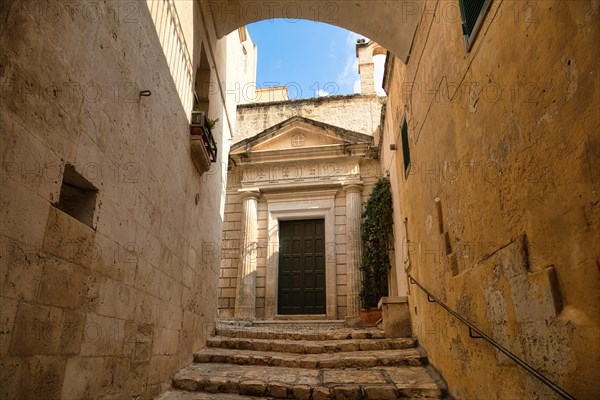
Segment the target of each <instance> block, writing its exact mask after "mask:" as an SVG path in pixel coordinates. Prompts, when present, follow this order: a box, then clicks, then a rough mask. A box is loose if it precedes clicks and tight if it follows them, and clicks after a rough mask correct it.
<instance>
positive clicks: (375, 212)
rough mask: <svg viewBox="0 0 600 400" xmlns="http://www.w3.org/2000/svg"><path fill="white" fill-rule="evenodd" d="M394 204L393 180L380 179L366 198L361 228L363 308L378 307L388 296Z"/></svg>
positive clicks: (361, 294)
mask: <svg viewBox="0 0 600 400" xmlns="http://www.w3.org/2000/svg"><path fill="white" fill-rule="evenodd" d="M392 214H393V205H392V192H391V185H390V180H389V178H387V177H384V178H381V179H379V180H378V181H377V183H376V184H375V186H374V187H373V191H372V192H371V195H370V196H369V199H368V200H367V204H366V206H365V210H364V211H363V213H362V217H363V218H364V221H363V224H362V228H361V238H362V246H363V248H362V259H361V265H360V270H361V272H362V289H361V292H360V296H361V300H362V305H363V308H366V309H368V308H375V307H377V302H378V301H379V299H380V298H381V297H383V296H387V295H388V273H389V270H390V268H391V265H390V258H389V252H390V250H391V248H392V239H393V219H392Z"/></svg>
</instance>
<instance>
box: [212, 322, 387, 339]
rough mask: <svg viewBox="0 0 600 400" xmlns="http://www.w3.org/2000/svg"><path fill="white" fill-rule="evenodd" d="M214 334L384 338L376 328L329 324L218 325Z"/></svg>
mask: <svg viewBox="0 0 600 400" xmlns="http://www.w3.org/2000/svg"><path fill="white" fill-rule="evenodd" d="M216 336H224V337H229V338H239V339H268V340H349V339H385V336H384V333H383V331H381V330H379V329H377V328H370V329H350V328H337V327H331V326H315V327H303V328H298V327H296V326H287V325H284V326H281V327H245V326H238V327H234V326H228V327H226V326H223V325H218V326H217V329H216Z"/></svg>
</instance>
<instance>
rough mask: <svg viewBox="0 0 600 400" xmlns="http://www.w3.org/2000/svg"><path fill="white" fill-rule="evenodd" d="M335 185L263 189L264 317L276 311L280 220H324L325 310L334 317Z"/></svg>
mask: <svg viewBox="0 0 600 400" xmlns="http://www.w3.org/2000/svg"><path fill="white" fill-rule="evenodd" d="M338 191H339V190H338V189H329V190H313V191H293V190H291V191H289V192H285V193H263V197H264V198H265V199H266V201H267V213H268V231H267V235H268V246H267V268H266V272H265V319H274V318H275V317H277V316H278V314H277V285H278V282H279V279H278V278H279V276H278V272H279V221H287V220H302V219H324V220H325V312H326V317H327V319H332V320H333V319H337V260H336V251H335V250H336V244H335V243H336V242H335V196H336V194H337V193H338Z"/></svg>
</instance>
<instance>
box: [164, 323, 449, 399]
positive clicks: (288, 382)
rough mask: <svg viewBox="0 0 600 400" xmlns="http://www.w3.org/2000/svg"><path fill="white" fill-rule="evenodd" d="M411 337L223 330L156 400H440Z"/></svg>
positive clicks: (326, 326) (280, 327) (250, 327)
mask: <svg viewBox="0 0 600 400" xmlns="http://www.w3.org/2000/svg"><path fill="white" fill-rule="evenodd" d="M445 396H446V386H445V384H444V383H443V382H442V380H441V379H440V377H439V376H438V375H437V374H436V373H435V371H433V369H432V368H431V367H429V366H428V365H427V357H426V355H425V353H424V351H423V350H422V349H421V348H419V347H418V346H417V341H416V339H414V338H397V339H388V338H385V337H384V335H383V332H382V331H380V330H378V329H375V328H373V329H349V328H345V327H344V326H343V323H342V322H341V321H313V322H307V321H303V322H293V321H285V322H279V321H278V322H272V323H270V324H269V323H254V324H250V323H224V322H221V323H219V324H218V325H217V330H216V336H213V337H210V338H209V339H208V342H207V348H206V349H204V350H202V351H200V352H198V353H196V354H194V363H193V364H192V365H190V366H189V367H186V368H184V369H182V370H181V371H179V372H178V373H177V374H176V375H175V377H174V378H173V390H171V391H169V392H167V393H164V394H162V395H161V396H159V397H158V398H157V400H222V399H230V400H238V399H256V398H263V399H265V398H266V399H306V400H310V399H312V400H326V399H331V400H341V399H348V400H350V399H376V400H386V399H397V398H403V399H406V398H408V399H443V398H445Z"/></svg>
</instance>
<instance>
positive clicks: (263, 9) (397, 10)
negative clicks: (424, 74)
mask: <svg viewBox="0 0 600 400" xmlns="http://www.w3.org/2000/svg"><path fill="white" fill-rule="evenodd" d="M202 4H203V7H204V10H205V12H206V14H207V15H209V16H210V17H211V18H212V22H213V24H214V27H215V31H216V33H217V36H218V37H223V36H225V35H227V34H229V33H230V32H233V31H234V30H235V29H237V28H240V27H242V26H245V25H247V24H251V23H253V22H258V21H264V20H270V19H275V18H285V19H288V20H290V22H292V21H295V20H299V19H306V20H312V21H318V22H324V23H327V24H331V25H336V26H339V27H341V28H345V29H349V30H351V31H353V32H356V33H359V34H361V35H365V36H367V37H368V38H370V39H372V40H373V41H375V42H377V43H379V44H380V45H381V46H383V47H385V48H386V49H388V50H389V51H390V52H392V53H393V54H394V55H395V56H397V57H398V58H400V59H401V60H403V61H404V62H406V61H407V60H408V56H409V55H410V50H411V46H412V41H413V37H414V34H415V31H416V28H417V25H418V24H419V21H420V19H421V15H422V13H423V10H424V8H425V5H426V1H424V0H421V1H409V0H394V1H383V0H356V1H346V0H334V1H295V0H277V1H271V0H261V1H256V0H211V1H203V2H202Z"/></svg>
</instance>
